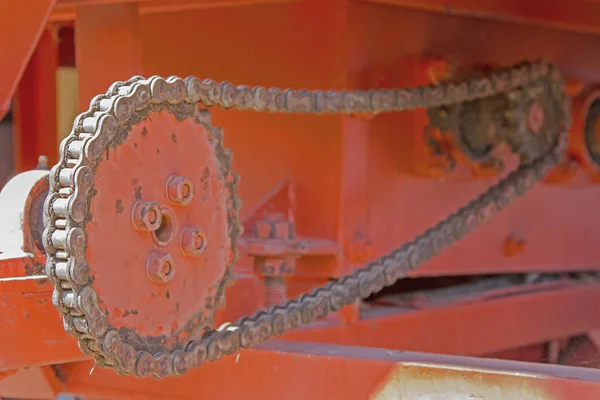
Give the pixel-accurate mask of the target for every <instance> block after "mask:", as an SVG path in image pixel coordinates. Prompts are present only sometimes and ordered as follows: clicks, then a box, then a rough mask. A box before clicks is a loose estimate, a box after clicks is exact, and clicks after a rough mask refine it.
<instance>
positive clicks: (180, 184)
mask: <svg viewBox="0 0 600 400" xmlns="http://www.w3.org/2000/svg"><path fill="white" fill-rule="evenodd" d="M166 191H167V199H168V200H169V201H170V202H171V203H173V204H180V205H184V206H185V205H188V204H190V202H191V201H192V197H193V196H194V185H193V184H192V181H190V180H189V179H188V178H186V177H185V176H172V177H170V178H169V180H168V181H167V188H166Z"/></svg>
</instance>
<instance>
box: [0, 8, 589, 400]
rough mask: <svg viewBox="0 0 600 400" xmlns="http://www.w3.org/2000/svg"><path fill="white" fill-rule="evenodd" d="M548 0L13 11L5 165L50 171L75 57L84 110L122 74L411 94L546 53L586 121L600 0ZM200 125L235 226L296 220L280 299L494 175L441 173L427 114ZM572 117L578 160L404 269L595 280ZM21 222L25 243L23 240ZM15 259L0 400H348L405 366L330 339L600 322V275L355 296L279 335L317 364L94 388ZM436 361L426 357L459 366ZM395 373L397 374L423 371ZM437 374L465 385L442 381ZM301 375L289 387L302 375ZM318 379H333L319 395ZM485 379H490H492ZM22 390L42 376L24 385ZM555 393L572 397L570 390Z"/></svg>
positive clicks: (482, 343)
mask: <svg viewBox="0 0 600 400" xmlns="http://www.w3.org/2000/svg"><path fill="white" fill-rule="evenodd" d="M26 3H27V4H26ZM547 3H548V2H542V1H539V2H532V1H517V0H514V1H491V0H486V1H479V2H472V1H444V2H441V1H437V0H421V1H405V0H381V1H366V0H365V1H358V0H327V1H317V0H303V1H301V0H296V1H294V0H270V1H269V0H264V1H259V0H235V1H215V0H173V1H163V0H140V1H124V0H123V1H109V0H55V1H51V0H36V1H35V2H16V1H15V2H3V3H2V4H0V20H1V21H2V22H3V23H2V24H1V25H0V26H2V28H0V29H2V35H0V52H1V53H0V59H1V60H2V66H0V68H1V69H2V72H3V73H2V74H0V115H2V114H4V113H5V112H7V110H8V108H9V107H8V105H9V104H10V102H11V101H12V102H13V114H14V120H15V126H14V128H15V148H14V153H15V160H16V165H15V170H16V171H18V172H22V171H26V170H30V169H32V168H35V166H36V164H37V160H38V156H39V155H41V154H45V155H47V156H48V157H49V163H50V164H51V165H52V164H54V163H55V162H56V158H57V155H58V152H57V149H58V143H59V140H58V132H57V128H56V121H57V116H56V108H57V104H56V83H55V79H54V76H55V73H56V68H57V66H59V65H61V63H64V62H65V61H64V59H65V58H68V59H74V64H75V67H76V69H77V73H78V85H79V86H78V96H79V98H78V103H79V109H80V111H81V110H84V109H85V108H87V105H88V104H89V101H90V99H91V98H92V97H93V96H95V95H96V94H98V93H101V92H104V91H105V90H106V88H107V87H108V86H109V85H110V84H112V83H113V82H114V81H118V80H123V79H127V78H129V77H131V76H133V75H145V76H150V75H154V74H158V75H163V76H169V75H179V76H187V75H196V76H200V77H210V78H212V79H216V80H228V81H231V82H234V83H243V84H248V85H255V84H256V85H265V86H280V87H288V86H289V87H298V88H301V87H306V88H309V89H324V88H327V89H329V88H331V89H345V88H371V87H403V86H412V85H416V84H423V83H427V82H430V81H431V79H432V77H433V79H435V75H436V74H441V73H442V72H440V71H442V70H444V68H446V67H448V66H449V65H453V64H457V65H461V66H466V67H469V66H471V65H473V64H478V63H482V62H485V63H489V64H511V63H515V62H519V61H521V60H523V59H536V58H545V59H548V60H550V61H551V62H555V63H557V64H558V65H559V67H560V68H561V70H562V71H563V72H564V74H565V75H566V76H569V77H570V78H571V80H572V82H571V85H570V93H571V94H572V95H573V97H574V99H575V102H574V104H575V105H574V111H577V110H579V108H577V107H581V104H583V103H585V99H586V96H587V94H588V92H589V91H588V90H587V89H589V88H590V87H592V86H593V85H594V84H595V83H596V82H598V81H600V75H599V73H598V71H600V36H598V34H599V33H600V22H598V21H600V19H598V18H597V16H598V15H600V1H592V0H585V1H584V0H577V1H575V0H573V1H571V2H570V3H569V6H568V7H567V6H566V5H564V4H561V5H559V4H554V3H552V4H547ZM534 5H535V6H534ZM316 27H317V28H316ZM59 28H61V29H72V31H73V32H74V35H73V38H72V39H73V40H72V42H73V43H74V47H73V48H71V47H69V41H68V40H65V39H64V38H63V39H61V40H59V38H60V37H61V36H60V35H58V34H57V32H58V29H59ZM212 113H213V121H214V122H215V125H218V126H221V127H223V129H224V132H225V144H226V146H227V147H229V148H231V149H232V150H233V154H234V161H233V162H234V169H235V170H236V172H238V173H239V174H240V175H241V177H242V180H241V183H240V185H239V192H240V197H241V198H242V199H243V201H244V207H243V209H242V219H243V222H244V225H245V227H246V229H247V230H250V229H253V227H254V226H256V224H257V222H259V221H260V220H261V219H262V218H263V217H265V215H270V214H272V213H284V214H286V215H288V216H291V217H293V220H294V221H295V226H296V231H297V236H298V237H299V240H303V241H305V242H306V244H307V247H306V248H307V249H308V250H307V251H306V254H303V255H302V256H301V257H300V259H298V260H297V268H296V270H295V271H294V273H293V276H291V277H289V279H288V289H287V290H288V293H287V295H288V296H294V295H296V294H299V293H302V292H304V291H306V290H309V289H310V288H312V287H314V286H316V285H320V284H322V283H324V282H326V281H327V280H328V279H329V278H331V277H335V276H338V275H340V274H342V273H346V272H349V271H351V270H352V269H353V268H356V267H357V266H362V265H363V264H364V263H365V262H367V261H368V260H370V259H372V258H374V257H377V256H380V255H382V254H383V253H385V252H387V251H388V250H390V249H391V248H394V247H396V246H397V245H398V244H400V243H402V242H404V241H406V240H408V239H410V238H411V237H412V236H414V235H415V234H418V233H420V232H421V231H422V230H423V229H424V228H426V227H428V226H430V225H432V224H433V223H435V222H437V221H438V220H439V219H440V218H441V217H443V216H445V215H446V214H448V213H449V212H451V211H453V210H454V209H456V208H458V207H460V206H461V205H462V204H464V203H465V202H466V201H468V200H469V199H471V198H472V197H474V196H475V195H477V194H478V193H480V192H481V191H482V190H483V189H484V188H486V187H488V186H489V185H490V183H491V182H492V181H493V180H494V179H495V178H496V177H497V176H498V175H499V174H502V173H505V172H504V171H500V172H499V171H495V170H494V171H486V170H482V167H481V166H476V165H473V164H471V163H469V162H468V161H466V160H465V159H461V160H460V162H459V167H458V168H457V170H455V171H447V170H444V168H440V166H439V163H438V161H439V160H437V159H436V157H435V156H434V155H432V154H430V153H429V151H428V149H427V147H426V146H425V145H424V141H423V138H422V137H423V131H424V129H425V127H426V125H427V118H426V115H425V113H424V112H421V111H416V112H411V113H401V114H390V115H381V116H377V117H375V118H371V117H369V116H298V115H267V114H258V113H251V112H241V111H236V110H221V109H215V110H213V111H212ZM574 119H575V120H574V124H573V130H572V132H571V134H572V137H573V140H572V141H571V147H570V149H569V154H570V155H571V161H573V162H574V166H573V163H571V164H569V165H566V166H564V168H562V167H561V168H558V169H557V170H556V171H554V172H553V174H552V175H551V176H550V178H549V179H548V181H547V182H546V183H545V184H543V185H540V186H539V187H537V188H535V189H534V190H533V191H532V193H530V194H529V195H527V196H526V197H525V198H524V199H523V200H521V201H520V202H519V203H517V204H516V205H514V206H512V207H511V208H509V209H508V210H507V211H506V212H504V213H503V214H502V215H500V216H498V217H497V218H496V219H494V220H492V221H491V222H490V223H489V224H488V225H486V226H485V227H483V228H482V229H480V230H479V231H478V233H477V234H475V235H473V236H470V237H467V238H466V239H465V240H463V241H462V242H461V243H459V244H458V245H456V246H454V247H453V248H451V249H449V250H448V251H447V252H446V253H444V254H443V255H442V256H440V257H439V258H436V259H434V260H432V261H431V262H429V263H428V264H427V265H425V266H424V267H423V268H422V269H419V270H418V271H416V272H415V273H414V275H413V277H414V278H417V277H442V276H452V275H489V274H506V273H526V272H568V271H583V270H597V269H598V267H599V266H600V265H599V264H598V260H600V247H598V246H595V245H594V242H595V238H596V237H598V234H599V233H600V214H597V213H592V212H590V211H591V210H593V209H594V207H595V206H596V204H597V202H598V198H599V196H600V187H599V186H597V184H596V182H597V178H596V176H597V175H596V174H597V171H596V170H595V169H594V167H593V166H592V165H591V164H590V163H589V162H586V156H585V153H584V151H583V149H582V144H581V140H578V139H577V138H580V136H581V115H580V114H579V113H578V112H575V114H574ZM505 161H506V164H507V167H512V165H514V160H512V159H506V160H505ZM13 228H14V229H15V230H17V231H20V229H21V228H23V227H21V226H14V227H13ZM24 229H25V231H26V232H24V234H25V235H28V234H30V233H29V232H27V229H28V228H27V227H24ZM244 246H245V247H244ZM244 246H242V250H243V252H244V253H245V256H244V257H243V258H242V260H240V262H239V263H238V265H237V266H236V269H235V278H236V279H235V283H234V285H233V286H231V287H230V288H229V289H228V291H227V306H226V308H225V309H224V310H222V311H220V313H219V318H218V319H219V320H220V321H227V320H232V319H235V318H238V317H240V316H242V315H247V314H250V313H251V312H253V311H254V310H256V309H257V308H259V307H262V306H264V304H265V301H266V300H265V295H264V289H263V285H262V277H261V276H260V275H259V274H257V273H256V271H255V268H254V267H253V258H252V256H251V255H252V254H257V252H258V253H260V252H264V251H266V250H265V249H264V248H263V247H261V246H260V243H259V244H258V245H257V244H252V243H246V244H244ZM6 247H7V246H6V244H4V246H3V245H2V244H0V252H1V253H0V320H2V321H5V324H6V327H7V329H1V330H0V346H1V347H0V349H1V351H0V394H2V395H6V396H8V395H10V396H17V395H18V396H21V397H39V396H41V394H40V393H43V396H45V397H52V396H53V395H55V394H56V393H57V392H60V391H71V392H76V393H82V394H87V395H89V396H91V397H94V396H99V397H102V398H118V397H119V396H122V395H123V393H127V394H128V396H130V395H131V396H133V395H134V394H135V393H137V395H138V396H139V397H142V398H148V397H147V396H149V395H150V393H152V394H154V395H155V396H157V397H161V394H162V395H163V396H164V395H166V394H168V395H169V396H170V397H176V396H178V397H182V398H183V397H191V396H194V397H200V395H207V396H208V395H213V396H217V395H218V396H219V397H225V398H227V395H231V396H233V395H234V394H235V393H238V394H239V393H240V392H241V391H246V392H247V391H251V392H252V393H253V394H254V393H256V395H255V396H256V397H261V398H262V397H264V398H279V397H282V396H283V397H285V398H294V396H300V393H302V392H301V391H300V390H299V389H298V387H299V386H298V385H302V386H301V387H302V388H304V387H305V386H306V385H305V384H303V381H304V380H307V381H308V379H311V380H312V379H314V380H315V382H318V383H315V384H314V385H313V384H312V383H311V386H314V391H315V393H317V394H316V395H315V396H317V397H315V398H328V397H327V396H330V397H329V398H331V396H340V392H339V390H343V396H344V397H345V398H347V397H348V396H355V398H365V396H366V395H368V394H369V393H373V390H375V389H374V388H375V387H376V385H377V384H380V383H381V382H383V380H384V377H385V376H386V374H388V373H390V370H391V369H392V368H393V366H394V365H396V364H397V363H398V362H400V363H402V362H406V360H407V359H408V358H403V357H404V356H402V355H397V354H396V353H391V355H390V356H386V355H385V354H383V353H380V352H378V351H377V350H369V349H363V350H357V349H354V348H350V347H348V348H345V347H344V348H342V347H336V346H335V345H347V346H365V347H385V348H388V349H392V350H411V351H420V352H436V353H447V354H464V355H471V356H485V355H490V354H500V353H502V352H505V351H508V350H510V349H515V348H519V347H523V346H528V345H532V344H538V343H543V342H547V341H549V340H553V339H557V338H562V337H569V336H573V335H577V334H580V333H582V332H591V331H593V330H595V329H598V328H599V327H600V317H599V316H598V315H597V312H596V311H595V309H594V308H593V307H592V305H593V304H596V302H597V301H600V284H598V283H594V282H592V283H589V284H577V285H575V284H570V283H568V282H567V281H564V282H562V281H561V282H559V283H558V284H556V285H546V286H544V285H541V284H540V285H531V286H528V287H526V288H524V289H523V290H521V291H520V292H517V293H510V294H508V295H502V296H497V297H494V298H491V299H490V298H474V299H470V300H469V301H455V302H450V301H448V302H444V303H443V304H435V305H428V304H425V305H423V306H422V307H413V306H410V307H408V306H406V305H398V304H387V305H380V304H372V305H371V308H370V309H369V310H367V311H365V310H362V311H361V310H360V305H358V304H357V305H354V306H352V307H346V308H345V309H343V310H341V311H340V312H339V313H337V314H336V315H334V316H333V317H331V318H330V319H329V320H327V321H321V322H319V323H316V324H314V325H312V326H309V327H308V328H306V329H302V330H299V331H297V332H292V333H289V334H287V335H286V336H285V337H284V339H287V340H293V341H303V342H321V343H328V344H329V346H327V349H329V350H328V351H335V352H338V353H336V355H335V357H332V358H331V359H330V358H328V357H325V356H323V355H322V354H321V355H319V354H317V353H318V352H319V351H321V350H319V351H317V352H316V353H315V352H311V351H310V350H307V349H310V346H309V345H308V344H306V345H301V344H294V345H292V342H283V344H279V343H278V344H276V345H275V344H273V346H275V347H271V348H265V349H260V350H251V351H247V352H244V353H242V354H241V355H240V356H239V358H237V357H235V356H234V357H233V358H232V359H229V360H222V361H220V362H218V363H216V364H215V365H209V366H206V367H205V368H202V369H201V370H199V371H194V372H193V373H191V374H190V375H189V376H187V375H186V376H185V377H183V378H181V379H177V380H175V379H167V380H165V381H161V382H145V381H144V382H141V381H136V380H134V379H132V378H122V377H118V376H116V375H115V374H114V373H112V372H110V371H103V370H94V372H93V373H92V374H91V375H89V372H90V368H91V364H90V363H89V361H87V360H86V357H84V355H83V354H82V353H81V351H80V350H79V349H78V348H77V345H76V342H75V340H74V339H73V338H71V337H70V336H68V335H67V334H66V333H65V332H64V330H63V328H62V325H61V323H60V319H59V316H58V313H57V312H56V310H55V309H54V308H53V306H52V304H51V301H50V294H51V286H50V284H49V283H48V282H47V281H46V280H45V278H44V277H43V276H41V275H40V274H41V273H42V272H41V271H42V270H41V269H40V268H39V267H40V265H41V263H42V262H43V255H41V254H37V253H35V252H34V254H33V256H30V255H23V254H21V255H19V256H15V255H14V254H15V253H11V252H10V251H7V250H11V249H7V248H6ZM12 250H15V249H14V248H13V249H12ZM280 250H281V251H284V250H285V249H280ZM32 271H33V272H32ZM547 310H552V313H550V312H548V311H547ZM474 326H476V327H477V328H476V329H475V328H474ZM288 346H289V347H288ZM315 349H321V347H318V346H317V347H315ZM315 351H316V350H315ZM309 355H310V357H308V356H309ZM406 357H409V356H406ZM409 358H410V357H409ZM445 360H446V359H443V358H440V359H436V360H435V362H436V363H438V362H441V363H450V362H451V361H452V362H459V363H462V361H456V360H450V359H448V360H446V361H445ZM413 361H414V360H413ZM469 362H470V361H469ZM58 364H60V365H59V366H58V367H56V365H58ZM24 367H32V368H29V369H22V368H24ZM505 367H506V368H508V369H512V368H515V370H518V369H519V368H521V367H522V366H520V365H516V364H515V365H513V364H507V365H506V366H505ZM505 367H502V368H505ZM406 368H408V371H409V372H408V375H405V376H411V375H410V374H411V373H416V372H415V371H419V370H418V368H417V367H406ZM419 368H420V367H419ZM490 368H500V366H499V365H496V364H494V365H492V364H490ZM538 368H542V366H541V365H539V366H536V371H542V370H541V369H538ZM324 371H327V374H325V373H324ZM411 371H412V372H411ZM444 371H446V372H447V373H449V374H455V373H456V371H455V370H453V369H452V368H448V369H444ZM453 371H454V372H453ZM569 371H575V370H569ZM423 373H425V372H423ZM547 373H548V374H549V375H550V376H551V375H552V374H553V372H551V371H548V372H547ZM573 373H575V372H573ZM577 373H579V372H577ZM589 373H590V374H593V373H592V372H589ZM434 375H435V374H434ZM484 375H485V374H484ZM295 377H297V378H299V380H297V381H296V382H295V383H294V380H293V379H296V378H295ZM325 377H328V378H327V380H325ZM329 377H331V378H330V379H332V380H334V379H340V380H341V381H342V383H338V384H334V383H331V382H330V381H329ZM486 377H489V378H490V379H492V381H493V379H496V378H497V376H495V374H494V373H490V374H489V375H486ZM24 379H32V380H34V381H35V382H36V384H27V385H22V384H19V382H23V380H24ZM225 379H226V380H225ZM273 379H275V380H277V384H276V385H273ZM278 379H281V380H278ZM486 379H487V378H486ZM507 379H509V378H507ZM511 379H512V378H511ZM515 379H516V378H515ZM520 379H523V380H525V381H527V382H528V383H531V384H532V385H533V386H535V385H538V384H539V385H540V387H542V386H544V387H546V386H545V385H546V384H547V385H548V387H552V388H553V389H548V390H551V392H548V393H551V394H548V397H547V398H552V399H554V398H556V399H560V398H567V397H565V396H567V393H568V394H569V396H570V397H568V398H591V397H585V396H586V395H589V393H597V391H598V390H599V389H598V383H597V381H598V377H597V376H596V375H590V376H588V377H587V378H585V380H586V382H585V383H581V384H580V385H579V384H577V385H576V383H577V381H567V380H564V379H563V378H561V377H560V376H554V377H552V378H548V379H547V380H544V382H546V383H543V384H541V383H540V382H538V381H537V380H536V379H534V378H527V377H522V378H520ZM509 380H510V379H509ZM492 381H488V382H492ZM32 382H33V381H32ZM231 382H233V383H234V384H231ZM494 382H495V381H494ZM294 385H296V386H294ZM352 385H356V387H353V386H352ZM533 386H532V387H533ZM567 388H568V390H581V391H582V392H580V393H581V394H580V395H579V394H574V393H579V392H566V390H567ZM222 390H226V391H229V392H223V391H222ZM354 390H355V391H354ZM586 390H589V392H585V391H586ZM594 390H596V391H594ZM561 396H563V397H561ZM578 396H579V397H578ZM302 397H303V398H304V397H306V396H305V395H303V396H302ZM542 398H543V397H542Z"/></svg>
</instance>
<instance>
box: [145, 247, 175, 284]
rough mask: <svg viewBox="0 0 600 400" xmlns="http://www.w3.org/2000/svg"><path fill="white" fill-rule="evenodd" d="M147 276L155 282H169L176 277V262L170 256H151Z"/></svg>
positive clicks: (160, 254) (157, 254)
mask: <svg viewBox="0 0 600 400" xmlns="http://www.w3.org/2000/svg"><path fill="white" fill-rule="evenodd" d="M146 275H148V278H150V280H152V281H153V282H157V283H167V282H169V281H170V280H171V279H173V277H175V260H174V259H173V257H171V255H170V254H162V253H152V254H150V256H148V259H147V260H146Z"/></svg>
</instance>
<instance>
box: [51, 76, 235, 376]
mask: <svg viewBox="0 0 600 400" xmlns="http://www.w3.org/2000/svg"><path fill="white" fill-rule="evenodd" d="M188 83H189V81H188ZM187 86H189V85H187ZM190 90H194V88H191V89H190V88H189V87H186V82H184V81H183V80H181V79H179V78H175V77H173V78H169V79H167V80H164V79H162V78H159V77H154V78H151V79H148V80H144V79H143V78H140V77H136V78H133V79H132V80H130V81H128V82H121V83H117V84H115V85H113V86H112V87H111V88H110V89H109V91H108V92H107V94H105V95H101V96H97V97H96V98H94V100H92V103H91V106H90V110H89V111H88V112H86V113H83V114H81V115H80V116H79V117H78V118H77V119H76V121H75V123H74V127H73V130H72V132H71V134H70V135H69V136H68V137H67V138H66V139H65V140H64V141H63V142H62V144H61V160H60V162H59V163H58V165H56V166H55V167H54V168H53V169H52V171H51V174H50V192H49V195H48V198H47V200H46V203H45V205H44V212H45V224H46V229H45V231H44V246H45V249H46V252H47V265H46V273H47V275H48V277H49V279H50V280H51V281H52V282H53V284H54V293H53V303H54V305H55V306H56V307H57V308H58V309H59V310H60V312H61V314H62V317H63V322H64V326H65V329H66V330H67V332H69V333H70V334H72V335H73V336H75V337H76V338H77V339H78V340H79V345H80V348H81V349H82V351H84V352H85V353H87V354H90V355H92V356H94V358H95V360H96V362H97V363H98V364H99V365H101V366H105V367H111V368H113V369H115V370H116V371H117V372H118V373H121V374H135V375H137V376H144V371H145V370H153V371H156V370H158V371H159V373H158V374H157V373H154V374H155V375H158V376H157V377H161V376H168V375H178V374H180V372H183V371H184V370H185V369H186V368H185V366H186V365H187V364H190V363H192V364H193V360H185V359H184V358H183V357H184V354H187V353H184V351H185V350H186V346H187V345H188V343H190V341H192V340H193V339H198V338H199V337H201V336H202V335H203V333H205V332H206V331H207V330H210V329H212V328H213V325H214V324H213V317H214V313H215V309H216V307H217V306H218V305H219V304H220V303H221V302H222V301H223V300H224V288H225V285H226V284H227V281H228V279H229V275H230V270H231V267H232V264H233V262H234V261H235V259H236V258H237V250H236V238H237V237H238V236H239V234H240V233H241V225H240V223H239V219H238V210H239V202H238V199H237V197H236V192H235V189H236V183H237V176H236V175H235V174H233V173H232V172H231V155H230V153H229V152H228V151H226V150H225V149H224V147H223V143H222V139H223V138H222V132H221V130H220V129H218V128H213V127H212V125H211V119H210V114H209V112H208V111H206V110H199V109H198V108H197V106H196V104H195V102H194V101H193V99H191V98H190V97H189V95H188V94H189V92H190ZM146 364H148V365H146ZM150 364H152V365H150ZM154 364H158V366H159V367H158V368H156V365H154Z"/></svg>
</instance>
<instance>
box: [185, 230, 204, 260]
mask: <svg viewBox="0 0 600 400" xmlns="http://www.w3.org/2000/svg"><path fill="white" fill-rule="evenodd" d="M207 245H208V239H207V237H206V235H205V234H204V232H203V231H202V229H198V228H184V229H183V231H182V232H181V251H182V252H183V254H185V255H186V256H191V257H197V256H199V255H201V254H202V253H204V251H205V250H206V246H207Z"/></svg>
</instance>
